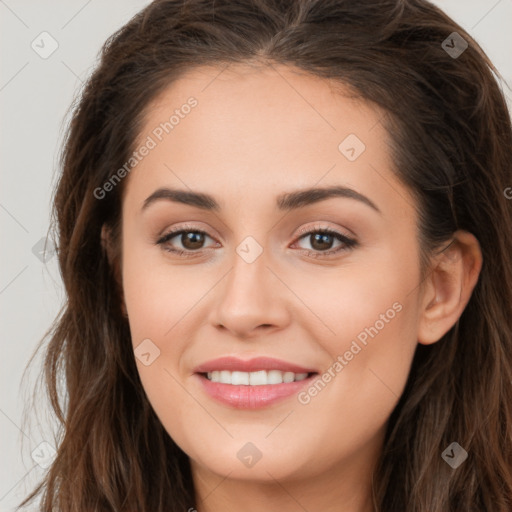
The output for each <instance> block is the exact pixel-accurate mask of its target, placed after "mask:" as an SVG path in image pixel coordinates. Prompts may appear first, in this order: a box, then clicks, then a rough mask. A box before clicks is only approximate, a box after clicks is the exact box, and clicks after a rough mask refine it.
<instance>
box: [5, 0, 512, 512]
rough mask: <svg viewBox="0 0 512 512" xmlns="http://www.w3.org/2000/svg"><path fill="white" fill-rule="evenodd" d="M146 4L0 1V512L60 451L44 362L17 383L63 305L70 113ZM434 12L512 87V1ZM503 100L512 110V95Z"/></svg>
mask: <svg viewBox="0 0 512 512" xmlns="http://www.w3.org/2000/svg"><path fill="white" fill-rule="evenodd" d="M234 1H236V0H234ZM148 3H149V2H148V1H142V0H109V1H108V2H107V1H102V2H100V1H99V0H68V1H66V2H63V1H62V0H61V1H57V0H52V1H50V0H46V1H41V0H39V1H36V0H31V1H29V0H5V1H4V0H0V38H1V56H2V65H1V67H0V105H1V123H0V129H1V136H0V146H1V149H0V155H1V167H0V172H1V174H0V176H1V181H0V241H1V242H0V243H1V258H2V259H1V265H0V320H1V325H0V329H1V332H0V335H1V352H0V386H1V387H0V390H1V396H0V432H1V436H0V461H1V467H0V512H8V511H13V510H14V507H15V505H16V504H17V503H19V501H20V499H21V498H22V497H23V496H26V494H27V491H28V490H30V489H31V488H32V486H33V485H34V483H35V482H36V481H38V479H39V478H40V477H41V476H42V475H43V474H44V471H45V470H44V466H45V461H47V460H50V459H51V446H54V442H53V437H52V435H51V430H49V428H48V427H47V426H46V422H51V415H50V414H49V413H48V411H49V409H48V407H47V405H46V404H45V403H44V402H42V403H40V404H39V405H40V409H41V412H40V413H39V416H37V417H36V415H35V414H34V413H33V410H32V409H29V413H30V416H29V418H28V419H27V422H26V423H23V421H24V418H23V406H24V404H26V403H27V400H28V397H29V395H30V394H31V393H32V388H33V385H34V383H35V378H36V377H37V372H38V370H39V368H40V366H41V360H40V359H36V361H35V363H34V365H33V367H31V368H32V369H31V370H30V372H29V375H28V377H27V378H26V379H25V381H24V386H23V387H21V377H22V373H23V370H24V368H25V366H26V364H27V362H28V359H29V357H30V356H31V354H32V352H33V350H34V349H35V347H36V345H37V343H38V342H39V340H40V338H41V337H42V336H43V335H44V333H45V331H46V330H47V329H48V328H49V327H50V325H51V323H52V321H53V319H54V318H55V316H56V315H57V313H58V312H59V309H60V307H61V304H62V303H63V300H64V294H63V288H62V284H61V281H60V275H59V271H58V267H57V262H56V260H57V258H56V257H52V253H51V247H48V248H47V250H49V252H48V253H47V255H46V260H45V258H44V256H43V255H42V253H41V249H42V248H43V242H44V237H45V236H46V235H47V231H48V226H49V222H50V201H51V194H52V190H53V187H54V185H55V182H56V178H57V177H58V172H59V168H58V155H59V150H60V144H61V142H62V138H63V134H64V128H65V122H66V121H67V116H68V110H69V108H70V106H71V104H72V101H73V98H74V96H75V94H76V93H77V91H78V88H79V86H80V85H81V83H82V81H83V80H84V79H85V78H86V77H87V76H88V75H89V72H90V70H91V69H92V67H93V66H94V65H95V63H96V58H97V55H98V52H99V50H100V48H101V46H102V44H103V43H104V41H105V40H106V38H107V37H108V36H110V35H111V34H112V33H113V32H114V31H115V30H117V29H118V28H119V27H121V26H122V25H123V24H125V23H126V22H127V21H128V20H129V19H130V18H131V17H132V16H133V15H134V14H135V13H136V12H137V11H139V10H140V9H141V8H143V7H144V6H145V5H147V4H148ZM434 3H435V4H437V5H438V6H440V7H441V8H443V9H444V10H445V11H446V12H447V14H449V15H450V16H452V17H453V18H454V19H455V20H456V21H457V22H458V23H459V24H460V25H461V26H463V27H464V28H465V29H466V30H468V32H469V33H470V34H471V35H473V36H474V37H475V39H476V40H477V41H478V43H479V44H480V45H481V46H482V47H483V49H484V50H485V51H486V52H487V54H488V55H489V56H490V58H491V60H492V61H493V62H494V63H495V65H496V66H497V68H498V70H499V71H500V73H501V74H502V75H503V77H504V79H505V80H506V82H507V83H508V87H512V59H511V57H510V56H511V55H512V0H437V1H435V2H434ZM41 41H43V42H41ZM52 50H54V51H53V53H51V55H49V56H48V55H46V54H45V52H47V53H50V52H51V51H52ZM504 92H505V94H506V95H507V100H508V102H509V105H512V92H511V90H510V89H507V88H506V87H505V88H504ZM510 185H511V186H512V183H510ZM43 396H44V395H43ZM45 411H46V412H45ZM50 425H51V423H50ZM41 443H43V444H41ZM29 510H36V506H35V505H33V506H32V507H30V508H29Z"/></svg>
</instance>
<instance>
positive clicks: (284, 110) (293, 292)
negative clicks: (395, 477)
mask: <svg viewBox="0 0 512 512" xmlns="http://www.w3.org/2000/svg"><path fill="white" fill-rule="evenodd" d="M219 73H220V74H219ZM190 96H194V97H195V98H196V99H197V101H198V105H197V107H195V108H194V109H193V110H192V111H191V112H190V114H188V115H187V116H184V118H183V119H181V120H180V122H179V124H178V125H177V126H175V128H174V129H173V131H172V132H171V133H169V134H168V135H166V136H165V137H164V138H163V139H162V141H161V142H159V143H158V144H157V146H156V147H155V148H154V149H152V150H151V151H150V152H149V154H148V155H147V156H145V157H144V159H143V160H142V161H141V162H140V163H139V164H138V165H137V166H136V167H135V168H134V169H133V170H132V171H131V173H130V174H129V176H128V177H127V178H126V180H127V182H126V183H124V185H125V187H126V188H125V190H124V198H123V209H122V222H123V228H122V261H120V262H119V272H120V279H121V285H122V290H123V307H124V310H125V312H126V314H127V316H128V319H129V324H130V329H131V334H132V341H133V346H134V349H135V348H136V347H137V346H138V345H139V344H140V343H141V342H142V341H143V340H145V339H148V338H149V339H150V340H151V342H152V343H153V344H154V345H155V346H157V347H158V349H159V350H160V355H159V356H158V357H157V358H156V359H155V360H154V361H153V362H152V363H151V364H150V365H148V366H145V365H144V364H142V363H141V361H140V360H138V359H137V360H136V361H137V367H138V371H139V374H140V377H141V380H142V384H143V386H144V389H145V391H146V393H147V396H148V398H149V400H150V402H151V404H152V406H153V408H154V410H155V412H156V413H157V415H158V417H159V418H160V420H161V422H162V424H163V426H164V427H165V429H166V430H167V432H168V433H169V435H170V436H171V437H172V438H173V439H174V441H175V442H176V443H177V444H178V445H179V446H180V447H181V448H182V450H184V451H185V452H186V453H187V455H188V456H189V457H190V462H191V468H192V473H193V478H194V484H195V488H196V494H197V510H198V511H199V512H218V511H223V512H226V511H228V512H229V511H235V510H246V511H261V510H280V511H281V512H292V511H299V510H304V509H306V510H323V511H325V512H329V511H334V510H340V504H343V510H344V512H369V511H371V510H373V509H372V505H371V499H370V484H371V475H372V471H373V470H374V467H375V464H376V462H377V459H378V456H379V454H380V452H381V450H382V443H383V436H384V431H385V427H386V424H387V421H388V418H389V416H390V414H391V412H392V411H393V409H394V407H395V406H396V404H397V402H398V400H399V397H400V395H401V393H402V392H403V389H404V386H405V383H406V380H407V377H408V374H409V370H410V365H411V361H412V358H413V355H414V351H415V348H416V346H417V344H418V343H423V344H430V343H435V342H437V341H438V340H439V339H440V338H441V337H442V336H443V335H444V334H445V333H446V332H447V331H448V330H449V329H450V328H451V327H452V326H453V325H454V324H455V322H456V321H457V319H458V318H459V316H460V315H461V313H462V311H463V309H464V307H465V306H466V304H467V302H468V300H469V298H470V295H471V292H472V290H473V288H474V285H475V284H476V281H477V278H478V274H479V272H480V268H481V263H482V259H481V258H482V257H481V251H480V248H479V245H478V242H477V241H476V239H475V238H474V236H473V235H471V234H469V233H466V232H463V231H459V232H457V233H456V234H455V242H454V243H453V244H452V245H451V246H450V249H449V250H448V251H447V252H446V253H445V254H443V255H441V256H437V257H436V258H435V259H434V258H433V259H432V264H433V270H432V271H431V272H430V273H429V274H428V275H427V278H426V279H425V281H424V282H423V283H422V286H420V267H419V245H418V241H417V227H416V226H417V217H416V213H415V210H414V200H413V198H412V195H411V194H410V192H409V191H408V190H407V189H406V188H405V187H404V186H403V185H402V184H401V183H400V182H399V181H398V180H397V178H396V177H395V175H394V174H393V170H392V169H393V165H392V161H391V159H390V155H389V151H388V146H387V144H386V141H387V138H388V134H387V133H386V132H385V130H384V128H383V127H382V125H381V124H380V123H379V120H380V119H381V117H382V115H383V113H382V111H379V110H378V109H377V108H376V107H374V106H372V105H370V104H367V103H364V102H362V101H361V100H355V99H353V98H352V99H351V98H349V97H348V95H342V94H340V91H334V90H333V89H332V88H331V87H330V84H329V82H328V81H326V80H325V79H319V78H316V77H312V76H310V75H307V74H306V73H304V72H300V71H299V70H297V69H295V68H289V67H285V66H282V65H277V66H276V65H273V66H270V67H268V66H267V67H266V68H259V67H258V68H257V67H254V66H249V65H231V66H229V68H228V69H224V67H218V68H215V67H201V68H196V69H195V70H192V71H189V72H188V73H187V74H185V75H183V76H182V78H180V79H179V80H177V81H176V82H174V83H173V84H172V85H171V86H169V87H168V88H167V89H166V90H165V91H164V93H163V94H162V95H161V96H159V98H158V99H157V100H155V101H154V102H153V103H152V105H151V108H150V109H149V110H148V113H147V116H146V119H145V125H144V129H143V130H142V131H141V134H140V138H139V141H144V140H145V139H146V137H147V136H148V135H151V133H152V130H153V129H154V128H155V127H156V126H158V125H159V123H161V122H162V121H164V120H166V119H168V118H169V116H170V115H171V114H172V112H173V110H174V109H176V108H179V107H180V106H181V105H182V104H184V103H185V102H186V101H187V98H189V97H190ZM349 134H356V135H357V137H358V138H359V139H360V140H361V141H363V142H364V144H365V146H366V149H365V151H364V152H363V153H362V154H361V155H360V156H359V157H358V158H357V159H356V160H355V161H352V162H351V161H349V160H348V159H347V158H346V157H345V156H344V155H343V154H342V153H341V152H340V150H339V149H338V145H339V144H340V142H342V141H343V140H344V139H345V137H346V136H347V135H349ZM330 185H342V186H346V187H350V188H353V189H354V190H356V191H358V192H360V193H361V194H364V195H365V196H366V197H368V198H369V199H371V201H372V202H373V203H375V204H376V205H377V207H378V208H379V210H380V213H379V212H377V211H375V210H373V209H372V208H370V207H369V206H368V205H366V204H364V203H362V202H360V201H357V200H355V199H351V198H340V197H334V198H329V199H327V200H324V201H321V202H318V203H315V204H312V205H309V206H304V207H301V208H299V209H297V210H293V211H290V212H283V211H280V210H278V208H277V207H276V198H277V196H278V195H279V194H281V193H284V192H291V191H294V190H296V189H301V188H307V187H313V186H317V187H321V186H330ZM163 186H167V187H173V188H180V189H182V190H193V191H196V192H205V193H208V194H210V195H212V196H214V197H215V199H216V200H217V201H218V202H219V204H220V206H221V209H220V211H219V212H211V211H204V210H201V209H199V208H197V207H194V206H190V205H184V204H179V203H175V202H171V201H168V200H160V201H156V202H154V203H153V204H152V205H151V206H149V207H148V208H147V209H146V210H145V211H144V212H142V211H141V208H142V205H143V203H144V201H145V199H146V198H147V197H148V196H149V195H151V194H152V193H153V192H154V191H155V190H156V189H157V188H159V187H163ZM184 223H186V224H189V225H190V224H192V229H190V230H191V231H197V230H198V229H199V230H202V231H206V232H207V235H208V236H206V237H205V239H204V243H203V245H202V246H201V244H199V245H198V246H197V247H199V249H189V250H195V251H196V252H197V253H198V254H197V255H196V256H195V257H192V258H186V257H183V256H177V255H174V254H172V253H169V252H166V251H165V250H164V247H162V245H158V244H155V242H156V240H157V239H158V238H159V237H160V236H161V235H163V234H165V233H166V232H168V231H169V230H170V228H178V227H182V226H183V225H184ZM187 227H189V226H187ZM302 227H305V228H308V230H309V229H311V230H314V229H316V228H319V227H320V228H325V227H328V228H331V229H334V230H336V231H338V232H339V233H341V234H345V235H347V236H349V237H351V238H355V239H356V240H357V241H358V245H357V246H356V247H354V248H352V249H345V250H341V251H340V252H338V253H337V254H333V255H331V256H326V257H322V255H321V253H322V249H321V246H320V249H318V247H319V245H318V243H317V244H316V245H315V243H314V240H313V239H312V237H311V236H310V235H305V236H304V235H301V234H300V233H298V230H299V229H300V228H302ZM248 236H251V237H253V238H254V239H255V240H256V241H257V243H258V244H259V245H260V246H261V248H262V249H263V252H262V253H261V255H260V256H259V257H258V258H257V259H256V260H255V261H254V262H252V263H248V262H246V261H245V260H244V259H243V258H242V257H241V256H239V254H238V253H237V252H236V248H237V247H238V246H239V244H240V243H241V242H242V241H243V240H244V239H245V238H246V237H248ZM103 240H104V242H105V241H107V240H108V232H107V231H106V230H104V232H103ZM330 240H331V241H329V240H328V243H330V244H331V245H330V246H328V247H327V248H326V249H323V250H324V251H330V250H334V249H336V248H338V247H340V246H342V243H341V242H339V241H337V239H336V238H332V239H330ZM182 242H183V238H182V237H181V236H180V235H178V236H176V237H175V238H173V239H172V241H169V242H167V246H171V245H172V246H174V247H175V248H178V249H182V250H183V249H188V248H189V247H191V246H190V244H189V245H188V246H186V245H182ZM185 243H186V240H185ZM192 247H193V246H192ZM201 247H203V248H202V249H201ZM307 250H309V251H311V252H313V253H315V254H312V255H308V254H307V253H306V252H307ZM397 302H398V303H399V304H400V305H401V306H402V308H401V310H400V311H399V312H397V313H396V315H394V318H393V319H391V320H389V321H388V322H386V323H385V326H384V327H383V328H382V329H380V330H379V332H378V334H377V335H376V336H375V337H374V338H369V339H368V343H367V346H365V347H364V348H363V349H362V350H361V351H360V352H359V353H358V354H357V355H356V356H354V357H353V359H352V360H351V361H349V362H348V364H347V365H346V366H345V367H344V368H343V369H342V371H340V372H338V373H337V374H336V376H335V378H333V379H332V380H331V381H330V382H329V383H328V384H327V385H326V386H325V388H324V389H323V390H322V391H321V392H320V393H318V394H317V395H316V396H315V397H313V398H311V401H310V402H309V403H308V404H301V403H299V401H298V400H297V397H296V396H293V397H291V398H288V399H286V400H284V401H282V402H280V403H278V404H274V405H271V406H269V407H266V408H264V409H260V410H256V411H254V410H253V411H247V410H238V409H234V408H231V407H229V406H226V405H223V404H220V403H217V402H215V401H214V400H213V399H211V398H210V397H209V396H208V395H206V394H205V393H204V391H203V390H202V388H201V387H200V386H199V383H198V382H197V380H196V378H195V377H194V376H193V368H194V367H195V366H196V365H198V364H200V363H203V362H206V361H208V360H210V359H213V358H216V357H220V356H224V355H236V356H238V357H240V358H242V359H249V358H252V357H255V356H260V355H264V356H270V357H276V358H280V359H284V360H287V361H290V362H293V363H297V364H299V365H303V366H308V367H313V368H316V369H318V371H319V373H320V374H322V373H323V372H324V371H326V370H327V369H328V368H329V367H332V366H333V362H334V361H335V360H336V357H337V356H338V355H343V354H344V353H345V352H346V351H347V350H348V349H349V348H350V346H351V343H352V341H353V340H355V339H356V337H357V335H358V334H360V333H361V332H362V331H364V329H365V327H369V326H373V325H374V324H375V323H376V321H377V320H379V318H382V317H381V315H382V314H385V313H386V311H387V310H389V309H390V308H392V305H393V304H394V303H397ZM249 441H250V442H251V443H253V444H254V445H255V446H256V447H257V448H258V450H259V451H260V452H261V454H262V457H261V459H260V460H259V461H258V462H257V463H256V464H255V465H253V466H252V467H246V466H245V465H244V464H243V463H242V462H241V461H240V460H239V459H238V457H237V452H238V451H239V450H240V449H241V448H242V447H243V446H244V445H245V444H246V443H247V442H249ZM192 505H193V504H191V507H192Z"/></svg>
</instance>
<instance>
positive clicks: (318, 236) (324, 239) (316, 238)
mask: <svg viewBox="0 0 512 512" xmlns="http://www.w3.org/2000/svg"><path fill="white" fill-rule="evenodd" d="M311 236H312V238H313V243H311V247H313V249H316V250H319V251H321V250H322V249H330V246H331V245H332V237H333V235H330V234H328V233H314V234H313V235H311ZM317 242H319V244H320V246H319V247H318V246H316V247H315V245H316V243H317Z"/></svg>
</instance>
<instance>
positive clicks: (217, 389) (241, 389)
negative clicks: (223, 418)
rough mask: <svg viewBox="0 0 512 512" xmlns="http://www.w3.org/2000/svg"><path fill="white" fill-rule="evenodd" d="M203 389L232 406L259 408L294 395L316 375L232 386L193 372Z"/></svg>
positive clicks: (237, 407)
mask: <svg viewBox="0 0 512 512" xmlns="http://www.w3.org/2000/svg"><path fill="white" fill-rule="evenodd" d="M195 375H196V376H197V377H198V378H199V380H200V381H201V384H202V385H203V388H204V390H205V391H206V393H207V394H208V395H210V396H211V397H212V398H214V399H215V400H218V401H219V402H221V403H223V404H225V405H229V406H231V407H234V408H236V409H260V408H262V407H266V406H268V405H271V404H274V403H276V402H279V401H281V400H283V399H285V398H289V397H290V396H292V395H296V394H297V393H298V392H299V391H300V390H301V388H303V387H304V386H308V385H310V384H311V381H312V380H313V379H314V378H315V377H317V376H318V374H316V373H314V374H312V375H310V376H309V377H307V378H306V379H304V380H299V381H294V382H286V383H282V384H265V385H262V386H247V385H240V386H234V385H232V384H221V383H220V382H212V381H211V380H208V379H207V378H206V377H205V376H204V375H202V374H199V373H196V374H195Z"/></svg>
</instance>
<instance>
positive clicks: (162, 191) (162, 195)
mask: <svg viewBox="0 0 512 512" xmlns="http://www.w3.org/2000/svg"><path fill="white" fill-rule="evenodd" d="M332 197H342V198H348V199H355V200H357V201H360V202H362V203H364V204H366V205H367V206H369V207H371V208H373V209H374V210H375V211H376V212H378V213H380V214H382V212H381V211H380V209H379V208H378V207H377V205H376V204H375V203H374V202H373V201H372V200H371V199H369V198H368V197H366V196H365V195H363V194H360V193H359V192H357V191H355V190H353V189H351V188H347V187H341V186H332V187H322V188H307V189H301V190H295V191H293V192H286V193H284V194H280V195H279V196H278V197H277V207H278V209H279V210H285V211H289V210H295V209H298V208H301V207H303V206H308V205H311V204H314V203H318V202H320V201H325V200H326V199H330V198H332ZM159 200H167V201H173V202H176V203H182V204H186V205H189V206H195V207H197V208H201V209H202V210H209V211H215V212H218V211H220V209H221V208H220V205H219V203H218V202H217V200H216V199H215V198H214V197H213V196H211V195H209V194H205V193H202V192H191V191H188V190H180V189H171V188H167V187H164V188H159V189H157V190H155V191H154V192H153V193H152V194H151V195H150V196H149V197H148V198H147V199H146V200H145V201H144V204H143V205H142V210H143V211H144V210H146V209H147V208H148V207H149V206H150V205H151V204H152V203H154V202H156V201H159Z"/></svg>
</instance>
